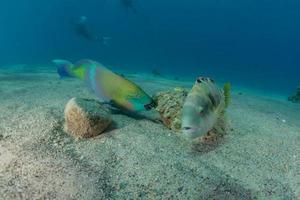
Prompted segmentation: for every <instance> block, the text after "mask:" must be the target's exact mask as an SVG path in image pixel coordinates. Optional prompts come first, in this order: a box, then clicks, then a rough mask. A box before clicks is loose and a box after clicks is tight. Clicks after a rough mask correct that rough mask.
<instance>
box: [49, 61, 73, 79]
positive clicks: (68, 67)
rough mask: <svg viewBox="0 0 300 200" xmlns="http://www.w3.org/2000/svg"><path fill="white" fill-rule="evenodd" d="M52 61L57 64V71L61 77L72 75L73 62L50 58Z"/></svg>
mask: <svg viewBox="0 0 300 200" xmlns="http://www.w3.org/2000/svg"><path fill="white" fill-rule="evenodd" d="M52 62H53V63H54V64H55V65H56V66H57V73H58V74H59V76H60V77H61V78H64V77H74V75H73V73H72V68H73V64H72V63H71V62H69V61H67V60H60V59H56V60H52Z"/></svg>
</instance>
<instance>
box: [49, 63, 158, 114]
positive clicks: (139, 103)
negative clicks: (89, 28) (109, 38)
mask: <svg viewBox="0 0 300 200" xmlns="http://www.w3.org/2000/svg"><path fill="white" fill-rule="evenodd" d="M53 62H54V63H55V64H56V65H57V72H58V74H59V75H60V76H61V77H76V78H79V79H81V80H83V81H85V82H86V83H87V85H88V86H89V87H90V88H91V89H92V90H93V91H94V93H95V94H96V96H97V97H98V98H99V99H100V100H102V101H104V102H109V103H111V104H112V105H114V106H116V107H119V108H122V109H125V110H129V111H142V110H150V109H152V108H153V107H155V103H154V101H153V99H152V98H151V97H150V96H149V95H148V94H146V92H144V91H143V90H142V89H141V88H140V87H139V86H138V85H136V84H135V83H133V82H132V81H129V80H127V79H126V78H124V77H122V76H119V75H118V74H115V73H114V72H112V71H110V70H109V69H107V68H106V67H104V66H103V65H102V64H100V63H98V62H96V61H92V60H81V61H79V62H77V63H76V64H75V65H73V64H72V63H71V62H69V61H66V60H53Z"/></svg>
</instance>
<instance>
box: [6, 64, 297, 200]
mask: <svg viewBox="0 0 300 200" xmlns="http://www.w3.org/2000/svg"><path fill="white" fill-rule="evenodd" d="M17 70H19V71H16V69H13V68H11V70H10V71H9V70H8V69H3V70H1V71H0V199H44V198H45V199H130V198H132V199H137V198H140V199H300V105H298V104H292V103H290V102H287V101H285V100H282V99H276V98H274V97H272V98H270V97H268V96H263V95H262V94H257V93H254V92H252V91H251V90H243V94H242V95H238V92H239V91H241V89H240V88H239V89H235V88H233V98H232V104H231V106H230V108H229V110H228V119H229V121H230V124H231V127H232V131H230V132H229V133H228V134H227V135H226V136H225V137H224V138H223V139H222V140H219V141H218V142H216V143H213V144H210V145H204V144H202V145H191V144H190V143H187V142H185V141H184V140H182V139H181V138H180V137H179V136H178V135H176V134H174V133H173V132H171V131H169V130H168V129H166V128H165V127H164V126H162V125H161V124H157V123H154V122H152V121H150V120H147V119H133V118H131V117H129V116H125V115H122V114H114V115H113V120H114V121H115V122H116V124H115V128H114V127H111V128H110V131H109V132H107V133H106V134H104V135H101V136H99V137H96V138H93V139H87V140H86V139H85V140H79V141H76V140H74V139H73V138H71V137H70V136H68V135H67V134H66V133H64V132H63V131H62V121H63V109H64V105H65V104H66V102H67V101H68V100H69V99H70V98H71V97H84V98H93V97H94V96H93V94H92V93H90V91H89V90H88V89H87V88H86V87H85V85H84V84H82V83H81V82H80V81H78V80H71V79H68V80H67V79H65V80H59V78H58V77H57V75H56V74H55V72H54V71H48V70H45V69H43V70H40V71H39V72H32V71H30V70H29V71H25V72H24V67H23V68H22V71H20V69H17ZM128 77H129V78H130V79H133V80H135V81H136V82H137V83H139V84H140V85H141V86H142V87H143V88H145V90H146V91H148V92H150V93H151V94H153V93H154V92H157V91H160V90H165V89H168V88H170V87H175V86H184V87H189V86H191V85H192V82H190V83H186V82H180V81H171V80H166V79H161V78H155V79H154V78H152V77H151V76H148V77H145V76H141V75H132V76H128ZM146 115H147V116H149V117H151V118H155V117H157V113H155V112H154V111H152V112H149V113H146ZM283 120H285V122H284V121H283Z"/></svg>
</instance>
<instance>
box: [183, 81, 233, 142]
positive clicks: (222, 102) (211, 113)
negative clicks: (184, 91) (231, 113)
mask: <svg viewBox="0 0 300 200" xmlns="http://www.w3.org/2000/svg"><path fill="white" fill-rule="evenodd" d="M229 93H230V84H229V83H227V84H225V85H224V89H223V90H222V89H220V88H219V87H218V86H217V85H216V83H215V82H214V81H213V80H212V79H210V78H205V77H199V78H198V79H197V80H196V82H195V84H194V86H193V88H192V90H191V91H190V92H189V94H188V96H187V98H186V100H185V102H184V105H183V108H182V124H181V129H182V134H183V135H184V136H185V137H187V138H197V137H199V136H203V135H204V134H206V133H208V132H209V131H210V130H211V129H212V128H213V127H214V125H215V124H216V122H217V120H218V119H219V118H220V117H222V115H223V114H224V111H225V108H226V107H227V106H228V104H229V100H230V97H229V96H230V95H229Z"/></svg>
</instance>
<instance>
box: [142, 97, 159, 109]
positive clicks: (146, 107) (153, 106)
mask: <svg viewBox="0 0 300 200" xmlns="http://www.w3.org/2000/svg"><path fill="white" fill-rule="evenodd" d="M155 107H156V103H155V102H154V101H153V99H152V100H151V102H150V103H148V104H145V105H144V108H145V109H146V110H151V109H152V108H155Z"/></svg>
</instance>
